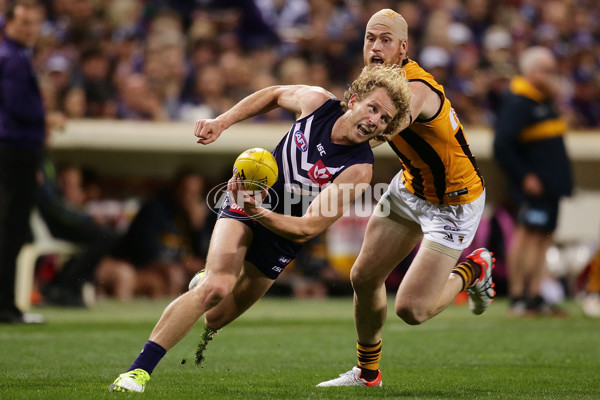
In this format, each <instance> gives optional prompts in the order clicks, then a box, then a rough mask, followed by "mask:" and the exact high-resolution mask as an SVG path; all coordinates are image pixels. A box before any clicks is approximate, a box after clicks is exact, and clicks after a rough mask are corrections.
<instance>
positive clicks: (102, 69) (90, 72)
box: [78, 48, 116, 118]
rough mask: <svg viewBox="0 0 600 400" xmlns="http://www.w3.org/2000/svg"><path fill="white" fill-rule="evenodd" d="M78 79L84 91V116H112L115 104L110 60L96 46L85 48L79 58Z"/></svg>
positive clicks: (114, 111)
mask: <svg viewBox="0 0 600 400" xmlns="http://www.w3.org/2000/svg"><path fill="white" fill-rule="evenodd" d="M79 68H80V69H79V74H80V76H79V77H78V80H79V81H80V86H81V87H82V88H83V90H84V91H85V100H86V117H90V118H114V117H115V116H116V106H115V101H114V98H115V96H114V89H113V85H112V82H111V79H110V72H111V71H110V61H109V59H108V57H107V55H106V54H105V53H104V52H103V51H102V50H100V49H98V48H89V49H86V50H85V51H84V52H83V53H82V54H81V58H80V60H79Z"/></svg>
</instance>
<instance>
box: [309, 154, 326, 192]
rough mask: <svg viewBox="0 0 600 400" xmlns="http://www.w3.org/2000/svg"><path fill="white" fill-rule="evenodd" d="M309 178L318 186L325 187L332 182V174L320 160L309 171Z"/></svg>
mask: <svg viewBox="0 0 600 400" xmlns="http://www.w3.org/2000/svg"><path fill="white" fill-rule="evenodd" d="M308 177H309V178H310V180H311V181H313V182H314V183H316V184H317V185H319V186H323V185H326V184H327V183H329V181H330V180H331V172H329V170H328V169H327V167H326V166H325V164H323V161H321V160H319V161H317V162H316V163H315V165H313V166H312V168H311V169H309V170H308Z"/></svg>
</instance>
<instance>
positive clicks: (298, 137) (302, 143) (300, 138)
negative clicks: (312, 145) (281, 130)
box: [294, 130, 308, 153]
mask: <svg viewBox="0 0 600 400" xmlns="http://www.w3.org/2000/svg"><path fill="white" fill-rule="evenodd" d="M294 140H295V141H296V146H298V148H299V149H300V151H302V152H303V153H304V152H305V151H306V150H308V145H307V144H306V137H304V133H302V131H300V130H298V131H296V132H294Z"/></svg>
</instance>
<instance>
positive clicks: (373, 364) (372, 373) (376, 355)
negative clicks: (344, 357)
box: [356, 340, 381, 381]
mask: <svg viewBox="0 0 600 400" xmlns="http://www.w3.org/2000/svg"><path fill="white" fill-rule="evenodd" d="M356 352H357V354H358V367H359V368H360V369H361V370H362V374H361V378H363V379H366V380H367V381H372V380H373V379H375V378H377V375H378V374H379V361H380V360H381V340H380V341H379V343H377V344H376V345H372V346H365V345H362V344H360V343H356Z"/></svg>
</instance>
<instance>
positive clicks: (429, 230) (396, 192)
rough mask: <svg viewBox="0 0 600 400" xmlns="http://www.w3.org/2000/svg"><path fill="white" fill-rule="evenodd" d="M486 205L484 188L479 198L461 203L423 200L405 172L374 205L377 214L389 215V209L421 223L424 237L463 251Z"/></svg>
mask: <svg viewBox="0 0 600 400" xmlns="http://www.w3.org/2000/svg"><path fill="white" fill-rule="evenodd" d="M484 206H485V189H484V191H483V193H482V194H481V196H479V197H478V198H477V199H476V200H474V201H472V202H470V203H466V204H459V205H439V204H433V203H430V202H428V201H427V200H423V199H421V198H419V197H417V196H415V195H414V194H413V193H411V192H410V191H408V189H406V187H405V186H404V184H403V183H402V171H400V172H399V173H398V174H397V175H396V176H395V177H394V179H392V181H391V182H390V185H389V186H388V189H387V191H386V192H385V193H384V194H383V195H382V196H381V199H380V200H379V203H378V204H377V206H376V207H375V211H374V212H373V214H375V215H376V216H378V217H382V218H389V216H390V210H391V211H392V212H393V213H395V214H397V215H398V216H400V217H402V218H406V219H408V220H410V221H414V222H416V223H418V224H419V225H421V230H422V231H423V237H424V238H425V239H427V240H430V241H432V242H435V243H438V244H441V245H443V246H447V247H449V248H451V249H455V250H464V249H466V248H467V247H469V245H470V244H471V242H472V241H473V238H474V237H475V232H476V231H477V227H478V226H479V221H481V216H482V215H483V209H484Z"/></svg>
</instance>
